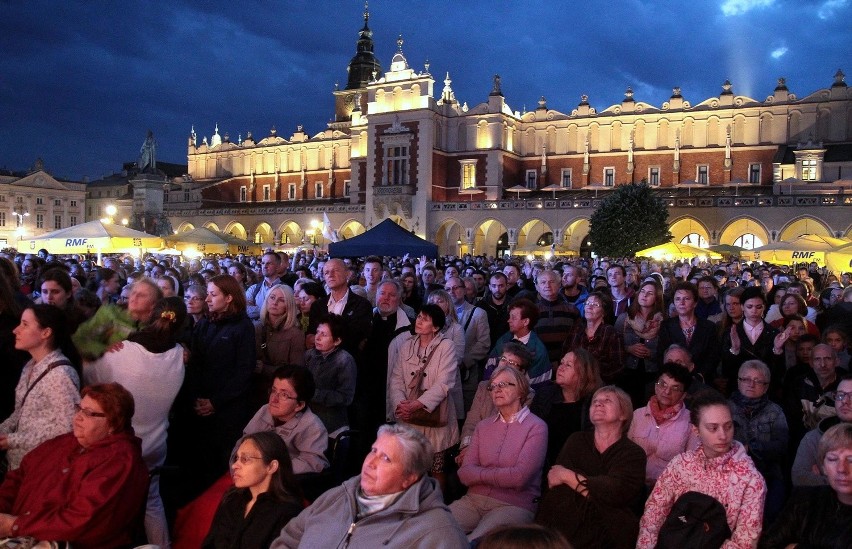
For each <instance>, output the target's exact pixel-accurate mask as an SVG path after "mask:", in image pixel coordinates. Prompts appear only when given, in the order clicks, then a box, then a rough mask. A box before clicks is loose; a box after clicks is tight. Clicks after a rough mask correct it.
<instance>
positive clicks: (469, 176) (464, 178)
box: [459, 160, 476, 189]
mask: <svg viewBox="0 0 852 549" xmlns="http://www.w3.org/2000/svg"><path fill="white" fill-rule="evenodd" d="M459 162H460V163H461V188H462V189H475V188H476V160H461V161H459Z"/></svg>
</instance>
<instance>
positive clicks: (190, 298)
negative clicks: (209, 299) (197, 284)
mask: <svg viewBox="0 0 852 549" xmlns="http://www.w3.org/2000/svg"><path fill="white" fill-rule="evenodd" d="M183 300H184V301H186V302H188V303H191V302H193V301H204V298H201V297H199V296H197V295H188V296H184V298H183Z"/></svg>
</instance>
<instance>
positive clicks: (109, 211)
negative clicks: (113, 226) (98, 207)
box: [101, 204, 118, 223]
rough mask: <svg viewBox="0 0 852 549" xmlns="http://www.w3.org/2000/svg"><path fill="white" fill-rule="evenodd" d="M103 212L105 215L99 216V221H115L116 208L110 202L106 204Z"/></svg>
mask: <svg viewBox="0 0 852 549" xmlns="http://www.w3.org/2000/svg"><path fill="white" fill-rule="evenodd" d="M104 212H106V217H102V218H101V223H115V214H117V213H118V208H116V207H115V206H114V205H112V204H107V207H106V208H104Z"/></svg>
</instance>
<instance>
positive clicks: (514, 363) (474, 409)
mask: <svg viewBox="0 0 852 549" xmlns="http://www.w3.org/2000/svg"><path fill="white" fill-rule="evenodd" d="M531 362H532V353H531V352H530V351H529V350H528V349H527V348H526V347H524V345H523V343H520V342H517V341H510V342H508V343H506V345H504V346H503V353H502V354H501V355H500V358H499V359H498V360H497V366H498V367H500V366H510V367H512V368H515V369H516V370H520V371H521V372H523V373H524V375H527V370H529V367H530V363H531ZM527 379H529V377H527ZM488 386H489V382H488V381H480V382H479V385H477V387H476V394H475V395H474V396H473V403H472V404H471V406H470V410H468V412H467V415H466V416H465V418H464V425H463V426H462V430H461V443H460V445H459V448H460V451H459V455H458V456H456V463H457V464H459V465H461V464H462V463H463V462H464V455H465V452H467V447H468V446H470V442H471V440H472V439H473V431H474V430H475V429H476V426H477V425H479V422H480V421H482V420H483V419H486V418H489V417H491V418H493V417H494V414H496V413H497V409H496V408H495V407H494V402H493V401H492V400H491V394H490V393H489V391H488ZM534 394H535V391H533V390H532V389H530V390H529V394H528V395H527V401H526V402H524V404H525V405H527V406H529V405H530V402H532V400H533V395H534ZM539 417H541V416H539Z"/></svg>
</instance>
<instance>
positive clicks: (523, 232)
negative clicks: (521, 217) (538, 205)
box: [517, 218, 553, 251]
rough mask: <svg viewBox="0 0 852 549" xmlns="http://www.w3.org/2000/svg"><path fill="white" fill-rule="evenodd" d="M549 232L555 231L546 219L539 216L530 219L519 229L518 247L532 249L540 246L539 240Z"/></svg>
mask: <svg viewBox="0 0 852 549" xmlns="http://www.w3.org/2000/svg"><path fill="white" fill-rule="evenodd" d="M547 233H553V229H552V228H551V226H550V225H549V224H547V223H546V222H545V221H543V220H541V219H538V218H533V219H530V220H528V221H527V222H526V223H524V224H523V225H521V227H520V228H519V229H518V246H517V249H520V250H527V251H531V250H535V249H537V248H539V246H538V245H537V241H538V240H539V238H540V237H542V236H543V235H545V234H547Z"/></svg>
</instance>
